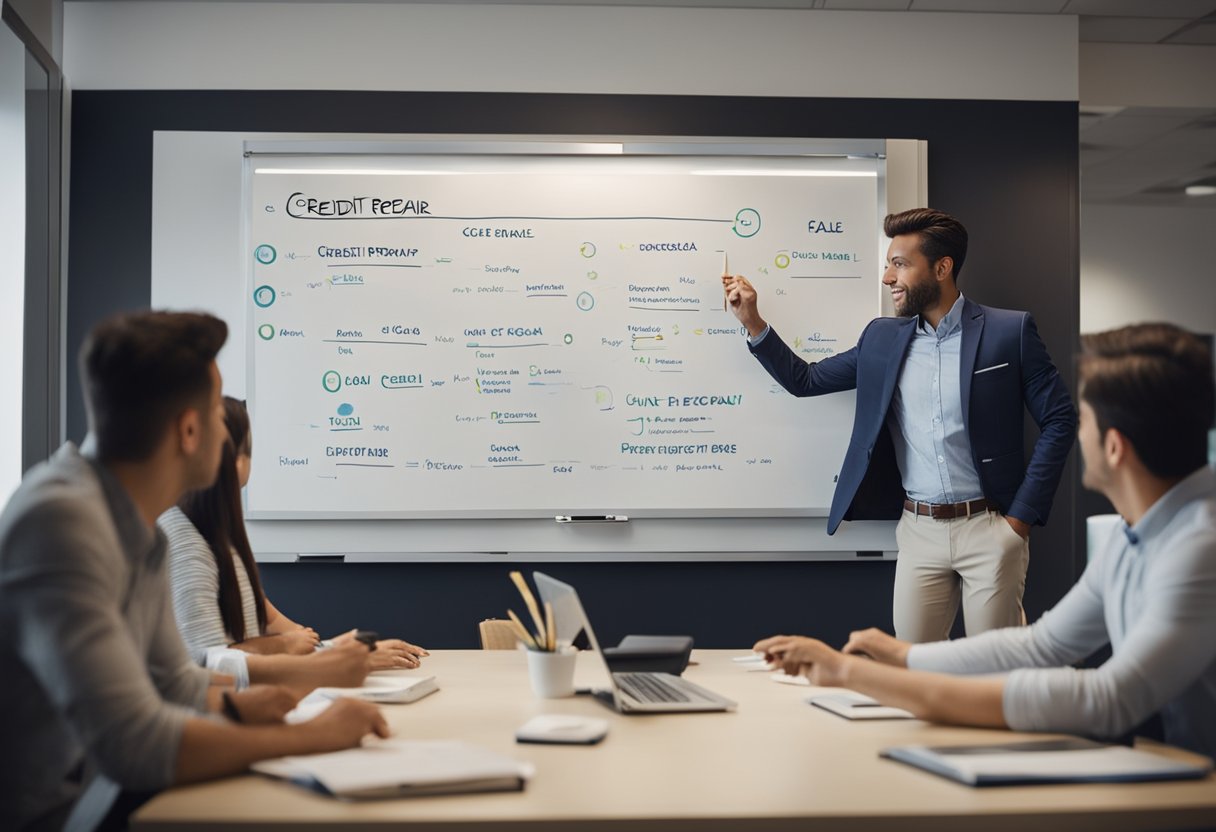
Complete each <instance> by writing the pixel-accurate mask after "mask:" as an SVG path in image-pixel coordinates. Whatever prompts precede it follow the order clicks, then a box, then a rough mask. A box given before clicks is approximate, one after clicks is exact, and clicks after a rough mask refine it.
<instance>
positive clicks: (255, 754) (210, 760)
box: [173, 699, 389, 785]
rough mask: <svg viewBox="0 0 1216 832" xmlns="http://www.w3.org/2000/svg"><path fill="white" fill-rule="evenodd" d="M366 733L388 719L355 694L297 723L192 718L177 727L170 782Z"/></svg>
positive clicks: (353, 740)
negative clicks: (262, 723)
mask: <svg viewBox="0 0 1216 832" xmlns="http://www.w3.org/2000/svg"><path fill="white" fill-rule="evenodd" d="M243 719H244V715H243V714H242V720H243ZM368 734H375V735H376V736H378V737H387V736H389V730H388V724H387V723H386V722H385V721H384V716H383V715H382V714H381V713H380V709H379V708H377V707H376V706H375V705H372V704H371V703H370V702H360V701H358V700H355V699H338V700H336V701H335V702H334V703H333V704H332V705H330V706H329V707H328V708H327V709H326V710H325V711H324V712H323V713H321V714H320V715H319V716H317V717H315V718H314V719H312V720H310V721H308V722H305V723H303V724H302V725H265V726H260V725H254V726H249V725H236V724H234V723H231V722H221V721H214V720H206V719H191V720H189V721H188V722H186V724H185V727H184V729H183V730H182V735H181V743H180V744H179V746H178V750H177V760H176V765H175V767H174V773H173V783H174V785H180V784H183V783H195V782H198V781H200V780H210V779H213V778H216V777H224V776H227V775H230V774H239V773H240V772H242V771H244V770H245V769H247V768H249V766H250V764H252V763H255V762H257V761H258V760H266V759H270V758H273V757H283V756H287V755H290V754H316V753H321V752H325V751H340V750H342V749H343V748H353V747H354V746H357V745H358V744H359V743H360V742H361V741H362V739H363V737H365V736H366V735H368Z"/></svg>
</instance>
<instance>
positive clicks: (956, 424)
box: [722, 208, 1076, 642]
mask: <svg viewBox="0 0 1216 832" xmlns="http://www.w3.org/2000/svg"><path fill="white" fill-rule="evenodd" d="M883 230H884V232H885V233H886V235H887V236H888V237H890V238H891V245H890V247H889V248H888V250H887V267H886V270H885V271H884V272H883V277H882V282H883V283H884V284H885V285H886V286H888V287H890V290H891V299H892V301H893V302H894V305H895V314H896V315H897V316H898V317H895V318H876V319H875V320H873V321H871V322H870V324H869V325H868V326H867V327H866V328H865V330H864V331H863V332H862V333H861V337H860V338H859V339H858V342H857V346H855V347H853V348H852V349H850V350H848V351H847V352H844V353H840V354H839V355H834V356H832V357H830V358H827V359H825V360H823V361H819V362H813V363H807V362H806V361H803V360H802V359H801V358H799V357H798V356H797V355H796V354H795V353H794V352H793V350H791V349H790V348H789V347H788V346H786V345H785V343H784V342H783V341H782V340H781V338H780V337H779V336H778V335H777V333H776V332H775V331H773V330H772V328H771V327H769V325H768V324H767V323H766V322H765V320H764V319H763V318H762V317H760V313H759V310H758V308H757V305H756V290H755V289H754V288H753V287H752V285H751V283H749V282H748V281H747V280H746V279H745V278H744V277H742V276H740V275H733V276H731V275H725V276H723V278H722V282H723V286H724V289H725V291H726V296H727V301H728V302H729V304H730V307H731V310H732V311H733V312H734V314H735V317H737V318H738V319H739V321H740V323H742V324H743V326H744V327H746V328H747V331H748V336H749V337H748V346H749V348H750V349H751V351H752V354H753V355H755V356H756V358H757V359H759V361H760V364H761V365H762V366H763V367H764V368H765V369H766V370H767V371H768V372H769V374H770V375H771V376H772V377H773V378H774V379H776V380H777V382H778V383H780V384H781V386H782V387H784V388H785V389H786V390H788V391H789V392H790V393H793V394H794V395H795V396H820V395H823V394H825V393H836V392H839V391H842V390H852V389H856V390H857V410H856V415H855V417H854V422H853V435H852V437H851V439H850V440H849V448H848V451H847V452H846V453H845V458H844V465H843V466H842V468H841V471H840V476H839V479H838V481H837V485H836V493H835V495H834V496H833V498H832V508H831V513H830V514H829V517H828V534H833V533H835V531H836V529H837V527H838V526H839V525H840V521H841V520H843V519H857V520H860V519H895V518H896V517H899V525H898V527H897V528H896V533H895V534H896V540H897V542H898V545H899V560H898V563H897V565H896V569H895V599H894V604H893V616H894V622H895V632H896V634H897V635H898V636H899V638H901V639H904V640H907V641H912V642H922V641H939V640H942V639H945V638H947V637H948V636H949V633H950V627H951V625H952V624H953V623H954V617H955V615H956V614H957V612H958V607H959V602H960V598H961V602H962V606H963V618H964V622H965V624H966V628H967V634H968V635H976V634H978V633H981V632H983V631H985V630H991V629H995V628H998V627H1010V626H1016V625H1020V624H1022V623H1024V618H1025V616H1024V613H1023V611H1022V592H1023V590H1024V588H1025V586H1026V565H1027V561H1028V559H1029V556H1030V552H1029V545H1028V536H1029V533H1030V527H1031V526H1033V525H1042V524H1043V523H1045V522H1046V521H1047V515H1048V513H1049V511H1050V509H1051V499H1052V496H1053V495H1054V494H1055V490H1056V486H1057V485H1058V484H1059V481H1060V474H1061V472H1062V470H1063V468H1064V461H1065V459H1066V458H1067V456H1068V451H1069V449H1070V448H1071V447H1072V443H1073V438H1074V435H1075V433H1076V412H1075V410H1074V409H1073V405H1072V400H1071V398H1070V397H1069V395H1068V391H1067V390H1066V389H1065V387H1064V383H1063V381H1061V379H1060V375H1059V373H1058V372H1057V371H1056V368H1055V366H1054V365H1053V364H1052V363H1051V358H1050V357H1049V356H1048V354H1047V350H1046V348H1045V347H1044V346H1043V342H1042V340H1040V338H1039V334H1038V330H1037V329H1036V328H1035V325H1034V319H1033V318H1031V316H1030V314H1029V313H1027V312H1017V311H1012V310H1007V309H996V308H993V307H988V306H980V305H979V304H977V303H974V302H972V301H971V300H969V299H967V298H965V297H964V296H963V295H962V294H961V293H960V292H959V290H958V275H959V272H960V271H961V270H962V267H963V260H964V259H965V257H966V255H967V230H966V229H965V228H964V227H963V225H962V223H960V222H959V221H958V220H956V219H955V218H954V217H952V216H950V215H949V214H945V213H943V212H941V211H935V210H932V209H929V208H918V209H914V210H911V211H905V212H903V213H900V214H891V215H889V216H887V218H886V220H885V221H884V223H883ZM1023 406H1024V407H1025V408H1026V409H1027V410H1029V411H1030V415H1031V417H1032V418H1033V419H1034V421H1035V423H1036V424H1037V425H1038V426H1039V430H1040V435H1039V439H1038V442H1036V443H1035V447H1034V453H1033V455H1032V456H1031V458H1030V463H1029V465H1027V464H1025V460H1024V459H1023V456H1022V419H1023V417H1022V409H1023ZM884 427H885V429H884ZM901 505H902V508H903V513H902V514H900V507H901Z"/></svg>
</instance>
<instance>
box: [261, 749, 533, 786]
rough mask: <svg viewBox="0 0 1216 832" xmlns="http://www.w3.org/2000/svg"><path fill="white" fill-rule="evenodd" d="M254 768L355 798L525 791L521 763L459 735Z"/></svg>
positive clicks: (526, 768) (526, 767)
mask: <svg viewBox="0 0 1216 832" xmlns="http://www.w3.org/2000/svg"><path fill="white" fill-rule="evenodd" d="M253 770H254V771H257V772H260V773H262V774H267V775H270V776H271V777H278V778H281V779H284V780H290V781H291V782H293V783H295V784H297V785H300V786H304V787H305V788H309V789H312V790H314V791H319V792H321V793H323V794H327V795H331V796H333V797H339V798H343V799H350V800H361V799H366V798H377V797H409V796H414V795H430V794H458V793H462V792H494V791H522V790H523V788H524V784H525V783H526V782H527V781H528V779H529V778H530V777H531V776H532V774H533V771H534V769H533V767H532V765H531V764H530V763H522V762H519V761H518V760H513V759H511V758H510V757H505V756H503V755H502V754H496V753H495V752H493V751H490V750H488V749H485V748H481V747H479V746H476V745H470V744H468V743H465V742H460V741H458V740H391V739H390V740H378V741H368V743H367V744H366V745H364V746H363V747H362V748H350V749H347V750H345V751H335V752H333V753H330V754H313V755H310V756H306V757H281V758H279V759H277V760H264V761H263V762H260V763H254V765H253Z"/></svg>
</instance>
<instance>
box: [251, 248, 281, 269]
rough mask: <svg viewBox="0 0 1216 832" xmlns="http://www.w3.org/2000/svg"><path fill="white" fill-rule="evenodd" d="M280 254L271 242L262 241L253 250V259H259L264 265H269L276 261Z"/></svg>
mask: <svg viewBox="0 0 1216 832" xmlns="http://www.w3.org/2000/svg"><path fill="white" fill-rule="evenodd" d="M278 256H279V254H278V252H276V251H275V250H274V246H272V245H270V244H269V243H262V244H261V245H260V246H258V247H257V248H255V249H254V250H253V259H255V260H257V261H258V262H259V263H261V264H262V265H263V266H269V265H270V264H271V263H273V262H274V261H275V258H276V257H278Z"/></svg>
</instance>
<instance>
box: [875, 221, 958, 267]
mask: <svg viewBox="0 0 1216 832" xmlns="http://www.w3.org/2000/svg"><path fill="white" fill-rule="evenodd" d="M882 230H883V233H884V234H886V235H887V236H888V237H891V238H892V239H894V238H895V237H898V236H900V235H901V234H919V235H920V253H921V254H923V255H925V257H926V258H927V259H928V260H929V265H930V266H932V265H933V264H934V263H936V262H937V261H938V260H941V259H942V258H943V257H949V258H951V259H952V260H953V261H954V269H953V270H952V271H951V274H950V276H951V278H952V279H953V280H954V282H955V283H958V273H959V272H961V271H962V270H963V261H964V260H966V259H967V229H966V228H964V227H963V224H962V223H961V222H959V221H958V220H956V219H955V218H954V217H952V216H950V215H949V214H947V213H946V212H945V211H935V210H934V209H932V208H913V209H912V210H911V211H903V212H901V213H899V214H887V216H886V219H884V220H883V221H882Z"/></svg>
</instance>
